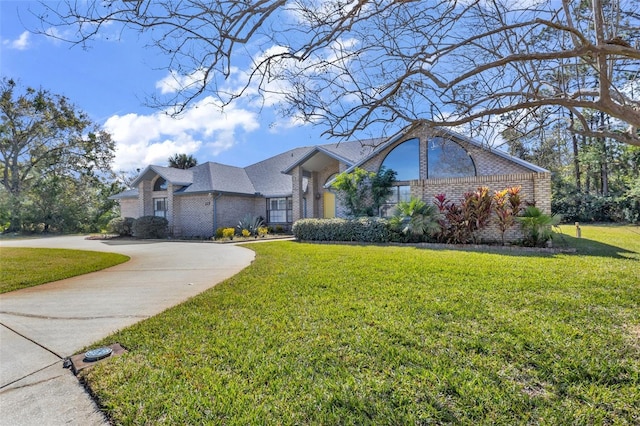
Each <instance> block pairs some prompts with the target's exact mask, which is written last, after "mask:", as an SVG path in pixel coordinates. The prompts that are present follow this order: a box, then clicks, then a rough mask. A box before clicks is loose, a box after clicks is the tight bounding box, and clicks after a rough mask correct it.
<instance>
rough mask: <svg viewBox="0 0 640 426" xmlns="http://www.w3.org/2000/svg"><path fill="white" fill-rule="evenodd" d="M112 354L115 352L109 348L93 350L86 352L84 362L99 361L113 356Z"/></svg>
mask: <svg viewBox="0 0 640 426" xmlns="http://www.w3.org/2000/svg"><path fill="white" fill-rule="evenodd" d="M111 352H113V350H112V349H111V348H107V347H104V348H97V349H91V350H90V351H88V352H85V354H84V360H85V361H87V362H94V361H98V360H101V359H103V358H106V357H108V356H109V355H111Z"/></svg>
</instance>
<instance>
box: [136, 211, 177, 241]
mask: <svg viewBox="0 0 640 426" xmlns="http://www.w3.org/2000/svg"><path fill="white" fill-rule="evenodd" d="M168 227H169V221H168V220H167V219H165V218H164V217H159V216H142V217H139V218H137V219H136V220H135V222H134V224H133V236H134V237H136V238H166V237H167V232H168Z"/></svg>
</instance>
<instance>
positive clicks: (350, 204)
mask: <svg viewBox="0 0 640 426" xmlns="http://www.w3.org/2000/svg"><path fill="white" fill-rule="evenodd" d="M395 179H396V172H395V171H393V170H390V169H385V168H384V167H383V168H381V169H380V171H379V172H378V173H375V172H369V171H367V170H364V169H361V168H359V167H356V168H355V169H354V170H353V171H352V172H350V173H347V172H342V173H340V174H339V175H338V176H336V178H335V180H334V182H333V184H332V185H331V187H332V188H333V189H335V190H336V191H338V193H339V195H340V196H341V199H342V201H343V202H344V204H345V207H346V208H347V210H348V211H347V214H348V215H349V216H354V217H360V216H376V215H377V214H378V210H379V209H380V206H382V204H384V202H385V201H386V200H387V198H389V196H391V193H392V192H391V186H392V185H393V182H394V181H395Z"/></svg>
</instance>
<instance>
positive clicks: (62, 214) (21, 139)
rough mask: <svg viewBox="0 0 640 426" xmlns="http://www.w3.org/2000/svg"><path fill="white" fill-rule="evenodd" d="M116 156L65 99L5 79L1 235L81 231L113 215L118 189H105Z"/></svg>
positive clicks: (0, 86) (0, 120)
mask: <svg viewBox="0 0 640 426" xmlns="http://www.w3.org/2000/svg"><path fill="white" fill-rule="evenodd" d="M114 150H115V144H114V142H113V141H112V140H111V137H110V135H109V134H108V133H105V132H103V131H100V130H99V129H98V128H97V126H96V125H95V124H93V123H92V122H91V121H90V120H89V118H88V116H87V115H86V114H85V113H83V112H81V111H79V110H77V109H76V107H75V106H74V105H73V104H71V103H70V102H69V100H68V99H67V98H65V97H64V96H59V95H54V94H51V93H49V92H48V91H46V90H44V89H33V88H31V87H27V88H26V89H22V88H20V87H19V86H18V84H17V83H16V82H15V81H14V80H11V79H7V78H5V79H3V80H2V81H1V82H0V182H1V183H2V186H1V187H0V203H1V204H2V210H5V209H6V211H7V212H8V214H6V216H7V221H8V225H6V223H5V225H6V226H5V225H3V228H6V229H4V230H5V231H21V230H23V229H28V230H38V229H40V230H52V229H55V230H57V231H75V230H82V229H83V228H91V226H92V224H93V226H95V224H97V223H99V222H100V217H102V216H103V215H107V216H109V215H110V214H112V213H109V212H112V211H113V208H114V205H113V202H112V201H109V200H108V199H107V197H108V196H109V195H112V194H113V193H115V192H117V190H119V188H113V187H112V184H111V183H109V180H110V178H111V177H112V176H111V169H110V164H111V161H112V159H113V156H114ZM105 220H106V221H108V219H107V218H103V219H102V221H105ZM105 223H106V222H105ZM37 228H38V229H37ZM87 230H88V229H87Z"/></svg>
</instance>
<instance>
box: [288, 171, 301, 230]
mask: <svg viewBox="0 0 640 426" xmlns="http://www.w3.org/2000/svg"><path fill="white" fill-rule="evenodd" d="M291 179H292V194H291V197H292V199H291V203H292V204H293V212H292V216H293V218H292V219H293V221H294V222H295V221H296V220H300V219H301V218H302V208H303V207H304V206H303V204H302V197H303V195H304V194H303V193H302V190H303V186H302V167H300V166H297V167H296V168H294V169H293V172H292V173H291Z"/></svg>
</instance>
